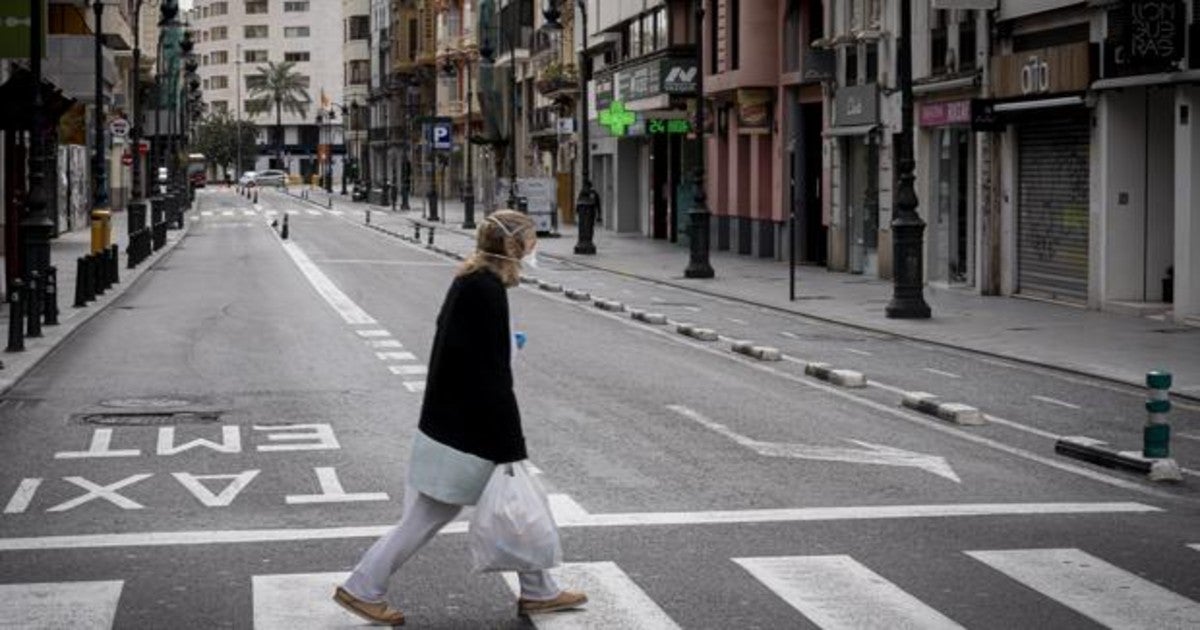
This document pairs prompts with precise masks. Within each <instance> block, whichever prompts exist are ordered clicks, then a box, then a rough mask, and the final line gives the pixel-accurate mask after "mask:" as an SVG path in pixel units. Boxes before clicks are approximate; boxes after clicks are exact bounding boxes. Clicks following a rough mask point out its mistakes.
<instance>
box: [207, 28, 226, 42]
mask: <svg viewBox="0 0 1200 630" xmlns="http://www.w3.org/2000/svg"><path fill="white" fill-rule="evenodd" d="M208 33H209V36H210V37H211V38H212V40H213V41H214V42H219V41H221V40H223V39H227V38H228V37H229V29H228V28H226V27H224V26H214V27H212V30H210V31H209V32H208Z"/></svg>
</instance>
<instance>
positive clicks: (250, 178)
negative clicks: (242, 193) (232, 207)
mask: <svg viewBox="0 0 1200 630" xmlns="http://www.w3.org/2000/svg"><path fill="white" fill-rule="evenodd" d="M257 176H258V173H255V172H254V171H246V172H245V173H242V176H241V177H239V178H238V185H239V186H253V185H254V178H255V177H257Z"/></svg>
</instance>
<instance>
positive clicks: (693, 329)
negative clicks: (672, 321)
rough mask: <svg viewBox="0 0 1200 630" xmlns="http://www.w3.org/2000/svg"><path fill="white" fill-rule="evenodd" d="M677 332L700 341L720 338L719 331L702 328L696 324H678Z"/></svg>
mask: <svg viewBox="0 0 1200 630" xmlns="http://www.w3.org/2000/svg"><path fill="white" fill-rule="evenodd" d="M675 332H677V333H679V334H681V335H683V336H685V337H691V338H692V339H699V340H700V341H716V340H717V339H718V338H719V337H718V335H717V331H715V330H713V329H711V328H700V327H698V326H696V325H694V324H677V325H676V326H675Z"/></svg>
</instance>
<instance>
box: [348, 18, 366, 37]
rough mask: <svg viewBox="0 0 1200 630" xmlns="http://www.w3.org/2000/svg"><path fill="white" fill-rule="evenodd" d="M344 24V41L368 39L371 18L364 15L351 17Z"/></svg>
mask: <svg viewBox="0 0 1200 630" xmlns="http://www.w3.org/2000/svg"><path fill="white" fill-rule="evenodd" d="M346 22H347V24H346V39H347V40H354V39H370V37H371V18H369V17H367V16H365V15H352V16H350V19H348V20H347V21H346Z"/></svg>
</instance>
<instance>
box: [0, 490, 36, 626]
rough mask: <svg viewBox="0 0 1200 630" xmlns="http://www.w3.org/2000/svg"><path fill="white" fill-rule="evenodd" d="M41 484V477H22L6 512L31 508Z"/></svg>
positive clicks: (11, 512) (5, 508) (18, 511)
mask: <svg viewBox="0 0 1200 630" xmlns="http://www.w3.org/2000/svg"><path fill="white" fill-rule="evenodd" d="M41 485H42V480H41V479H22V480H21V484H20V485H18V486H17V491H16V492H15V493H13V496H12V498H11V499H9V500H8V505H6V506H4V513H5V514H21V513H23V512H24V511H25V510H26V509H28V508H29V503H30V501H33V495H34V494H36V493H37V489H38V486H41ZM0 618H2V617H0Z"/></svg>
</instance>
